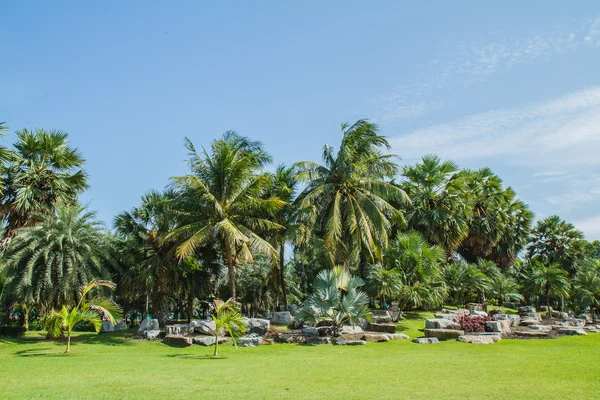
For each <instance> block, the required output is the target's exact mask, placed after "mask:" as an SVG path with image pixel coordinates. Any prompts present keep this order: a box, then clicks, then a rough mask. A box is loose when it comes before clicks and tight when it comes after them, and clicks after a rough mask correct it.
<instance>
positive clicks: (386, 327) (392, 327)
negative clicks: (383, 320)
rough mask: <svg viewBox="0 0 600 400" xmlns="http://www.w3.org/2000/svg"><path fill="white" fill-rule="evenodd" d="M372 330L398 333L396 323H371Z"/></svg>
mask: <svg viewBox="0 0 600 400" xmlns="http://www.w3.org/2000/svg"><path fill="white" fill-rule="evenodd" d="M369 330H370V331H371V332H384V333H396V324H376V323H371V324H369Z"/></svg>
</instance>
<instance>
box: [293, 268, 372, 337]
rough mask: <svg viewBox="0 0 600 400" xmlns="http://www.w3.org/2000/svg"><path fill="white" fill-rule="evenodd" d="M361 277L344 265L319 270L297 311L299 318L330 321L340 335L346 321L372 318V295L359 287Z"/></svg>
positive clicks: (352, 322)
mask: <svg viewBox="0 0 600 400" xmlns="http://www.w3.org/2000/svg"><path fill="white" fill-rule="evenodd" d="M363 285H364V282H363V280H362V279H360V278H359V277H357V276H352V275H350V273H349V272H348V271H347V269H346V268H344V267H343V266H337V267H335V268H333V269H325V270H322V271H321V272H319V274H318V275H317V278H316V279H315V283H314V284H313V290H314V291H313V293H311V294H310V295H309V296H308V298H307V299H306V301H305V302H304V303H303V304H302V307H300V309H299V310H298V312H297V313H296V319H298V320H301V321H306V322H308V323H312V324H315V323H317V322H319V321H323V320H324V321H329V322H330V323H331V324H332V329H333V335H334V336H337V335H339V333H340V329H341V327H342V326H343V325H344V324H348V323H349V324H352V325H353V326H354V325H356V324H358V323H359V322H360V321H361V320H363V319H366V320H370V319H371V317H372V313H371V311H370V310H369V297H368V296H367V294H366V293H365V292H363V291H362V290H361V289H360V288H361V287H362V286H363Z"/></svg>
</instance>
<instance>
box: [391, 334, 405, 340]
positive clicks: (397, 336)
mask: <svg viewBox="0 0 600 400" xmlns="http://www.w3.org/2000/svg"><path fill="white" fill-rule="evenodd" d="M386 336H387V337H388V338H389V339H390V340H394V339H401V340H408V339H410V337H409V336H408V335H405V334H404V333H392V334H389V333H388V334H386Z"/></svg>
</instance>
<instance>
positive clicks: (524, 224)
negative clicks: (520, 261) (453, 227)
mask: <svg viewBox="0 0 600 400" xmlns="http://www.w3.org/2000/svg"><path fill="white" fill-rule="evenodd" d="M507 208H508V211H507V213H508V223H507V225H506V227H505V229H504V233H503V234H502V236H501V237H500V240H499V241H498V243H497V244H496V246H494V247H493V248H492V251H491V253H490V255H489V256H488V257H487V258H488V259H489V260H491V261H493V262H494V263H496V265H497V266H498V267H499V268H500V269H502V270H503V271H506V270H507V269H508V268H509V267H510V266H511V265H512V264H513V263H514V262H515V260H517V257H518V255H519V253H520V252H521V250H523V249H524V248H525V246H526V245H527V243H528V242H529V234H530V232H531V224H532V222H533V213H532V212H531V210H529V207H528V206H527V204H525V203H524V202H523V201H521V200H518V199H517V198H516V197H515V198H513V199H512V200H510V204H508V206H507Z"/></svg>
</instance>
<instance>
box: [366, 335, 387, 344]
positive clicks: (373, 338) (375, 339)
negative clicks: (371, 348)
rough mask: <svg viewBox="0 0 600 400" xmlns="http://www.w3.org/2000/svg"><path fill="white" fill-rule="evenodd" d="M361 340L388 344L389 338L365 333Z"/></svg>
mask: <svg viewBox="0 0 600 400" xmlns="http://www.w3.org/2000/svg"><path fill="white" fill-rule="evenodd" d="M363 340H365V341H366V342H389V340H390V338H389V336H388V335H383V334H381V335H378V334H374V333H367V334H365V335H364V336H363Z"/></svg>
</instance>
